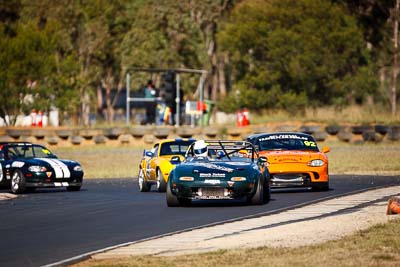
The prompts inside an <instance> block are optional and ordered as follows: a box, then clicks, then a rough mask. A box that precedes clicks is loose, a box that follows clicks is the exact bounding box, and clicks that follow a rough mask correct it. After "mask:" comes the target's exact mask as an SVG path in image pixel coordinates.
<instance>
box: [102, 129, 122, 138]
mask: <svg viewBox="0 0 400 267" xmlns="http://www.w3.org/2000/svg"><path fill="white" fill-rule="evenodd" d="M123 132H124V131H123V130H122V129H121V128H109V129H104V130H103V134H104V136H105V137H107V138H108V139H110V140H117V139H118V137H119V136H120V135H121V134H123Z"/></svg>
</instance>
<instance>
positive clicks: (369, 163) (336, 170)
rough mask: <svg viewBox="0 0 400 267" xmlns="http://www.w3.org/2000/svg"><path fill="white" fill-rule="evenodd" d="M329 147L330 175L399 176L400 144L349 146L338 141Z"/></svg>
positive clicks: (329, 144) (325, 144) (383, 143)
mask: <svg viewBox="0 0 400 267" xmlns="http://www.w3.org/2000/svg"><path fill="white" fill-rule="evenodd" d="M319 145H320V146H322V145H324V146H329V147H330V148H331V152H329V153H328V158H329V173H330V174H377V175H399V174H400V160H399V159H400V142H381V143H364V144H349V143H343V142H339V141H335V142H327V143H320V144H319Z"/></svg>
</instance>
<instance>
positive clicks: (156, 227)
mask: <svg viewBox="0 0 400 267" xmlns="http://www.w3.org/2000/svg"><path fill="white" fill-rule="evenodd" d="M330 179H331V188H332V189H331V190H330V191H328V192H310V191H304V190H295V191H292V190H291V191H280V192H276V191H273V193H272V200H271V202H270V203H268V204H266V205H263V206H247V205H243V204H242V203H240V202H235V203H231V202H224V203H223V204H216V203H215V202H213V203H207V204H210V205H205V203H204V202H198V203H195V204H194V205H192V206H191V207H180V208H168V207H167V205H166V201H165V194H164V193H157V192H155V191H153V192H149V193H140V192H139V191H138V189H137V183H136V182H135V181H133V179H132V178H131V179H91V180H85V181H84V186H83V187H82V190H81V191H80V192H67V191H66V190H65V189H41V190H37V191H36V192H35V193H30V194H24V195H21V196H20V197H18V198H16V199H12V200H4V201H0V265H1V266H24V267H26V266H42V265H46V264H51V263H54V262H58V261H61V260H64V259H67V258H71V257H75V256H77V255H80V254H84V253H88V252H91V251H95V250H99V249H102V248H105V247H109V246H114V245H118V244H121V243H126V242H131V241H135V240H140V239H143V238H148V237H152V236H156V235H161V234H165V233H169V232H173V231H178V230H183V229H187V228H192V227H198V226H202V225H206V224H212V223H216V222H221V221H224V220H229V219H235V218H239V217H244V216H252V215H256V214H260V213H264V214H265V213H268V212H274V211H277V210H281V209H287V208H290V207H293V206H295V205H301V204H303V203H308V202H311V201H316V200H318V199H322V198H327V197H334V196H337V195H342V194H346V193H351V192H355V191H359V190H365V189H368V188H376V187H381V186H386V185H399V184H400V177H396V176H379V177H377V176H360V175H346V176H342V175H340V176H338V175H337V176H335V175H331V176H330ZM4 192H8V190H6V189H3V190H0V193H4Z"/></svg>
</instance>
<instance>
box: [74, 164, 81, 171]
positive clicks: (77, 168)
mask: <svg viewBox="0 0 400 267" xmlns="http://www.w3.org/2000/svg"><path fill="white" fill-rule="evenodd" d="M74 171H76V172H81V171H82V167H81V166H79V165H76V166H75V167H74Z"/></svg>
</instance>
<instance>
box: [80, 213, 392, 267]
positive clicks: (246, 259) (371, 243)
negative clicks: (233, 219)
mask: <svg viewBox="0 0 400 267" xmlns="http://www.w3.org/2000/svg"><path fill="white" fill-rule="evenodd" d="M399 228H400V219H397V220H392V221H390V222H388V223H387V224H381V225H377V226H374V227H372V228H370V229H368V230H365V231H360V232H358V233H357V234H354V235H352V236H349V237H346V238H343V239H340V240H336V241H330V242H327V243H324V244H320V245H314V246H304V247H298V248H258V249H243V250H240V249H237V250H229V251H227V250H220V251H217V252H213V253H205V254H193V255H185V256H178V257H155V256H141V257H127V258H121V259H111V260H88V261H85V262H82V263H78V264H76V265H74V266H76V267H87V266H97V267H99V266H115V267H117V266H118V267H119V266H129V267H136V266H138V267H139V266H141V267H152V266H174V267H183V266H185V267H186V266H193V267H197V266H198V267H204V266H220V267H224V266H227V267H228V266H241V267H247V266H248V267H257V266H282V267H285V266H288V267H289V266H290V267H291V266H304V267H306V266H357V267H359V266H400V239H399V230H398V229H399ZM171 246H173V244H171Z"/></svg>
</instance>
